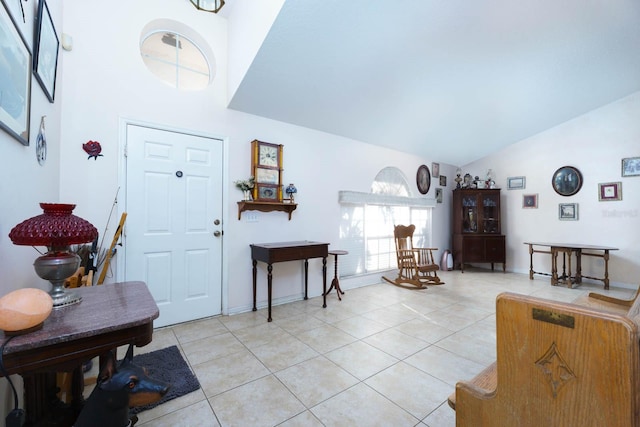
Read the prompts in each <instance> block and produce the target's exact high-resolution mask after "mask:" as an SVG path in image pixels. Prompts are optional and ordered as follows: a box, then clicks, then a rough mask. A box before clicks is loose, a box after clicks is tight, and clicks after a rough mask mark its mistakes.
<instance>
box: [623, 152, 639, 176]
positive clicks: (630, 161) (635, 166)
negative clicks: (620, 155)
mask: <svg viewBox="0 0 640 427" xmlns="http://www.w3.org/2000/svg"><path fill="white" fill-rule="evenodd" d="M622 176H640V157H629V158H626V159H622Z"/></svg>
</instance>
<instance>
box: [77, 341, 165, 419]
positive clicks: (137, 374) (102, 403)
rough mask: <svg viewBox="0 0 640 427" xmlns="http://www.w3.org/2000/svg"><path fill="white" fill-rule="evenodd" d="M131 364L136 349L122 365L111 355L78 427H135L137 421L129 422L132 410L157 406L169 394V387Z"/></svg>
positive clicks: (128, 354)
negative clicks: (137, 407)
mask: <svg viewBox="0 0 640 427" xmlns="http://www.w3.org/2000/svg"><path fill="white" fill-rule="evenodd" d="M132 360H133V345H130V346H129V348H128V349H127V355H126V356H125V358H124V360H122V362H120V364H119V365H117V361H116V356H115V354H114V353H113V352H111V351H110V352H108V355H107V356H106V361H105V362H104V363H103V366H102V367H101V369H100V375H99V376H98V382H97V384H96V387H95V388H94V389H93V391H92V392H91V395H90V396H89V398H88V399H87V401H86V402H85V404H84V407H83V408H82V411H80V414H79V415H78V419H77V420H76V422H75V425H74V426H75V427H126V426H132V425H133V424H134V423H135V421H137V417H135V420H134V421H132V420H131V419H130V417H129V408H132V407H134V406H142V405H148V404H150V403H154V402H157V401H158V400H160V399H161V398H162V396H164V395H165V394H167V391H169V386H168V385H167V384H164V383H161V382H159V381H156V380H154V379H152V378H150V377H149V376H148V375H147V372H146V370H145V369H144V368H141V367H140V366H137V365H135V364H134V363H133V362H132ZM116 365H117V366H116Z"/></svg>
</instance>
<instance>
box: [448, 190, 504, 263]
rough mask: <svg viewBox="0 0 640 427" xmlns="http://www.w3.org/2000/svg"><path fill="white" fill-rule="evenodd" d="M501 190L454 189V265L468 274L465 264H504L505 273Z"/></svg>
mask: <svg viewBox="0 0 640 427" xmlns="http://www.w3.org/2000/svg"><path fill="white" fill-rule="evenodd" d="M500 223H501V217H500V190H499V189H465V188H463V189H460V188H458V189H455V190H453V262H454V267H455V268H460V270H461V271H462V272H464V266H465V264H469V263H491V269H492V270H493V269H494V264H495V263H502V271H505V269H506V267H505V262H506V259H505V258H506V248H505V238H504V235H503V234H501V230H500V228H501V227H500Z"/></svg>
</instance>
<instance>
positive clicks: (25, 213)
mask: <svg viewBox="0 0 640 427" xmlns="http://www.w3.org/2000/svg"><path fill="white" fill-rule="evenodd" d="M6 3H8V4H9V7H10V10H11V13H12V15H13V16H14V18H15V20H16V22H17V27H18V29H19V31H20V32H21V33H22V34H23V36H24V38H25V40H26V43H27V45H28V47H29V49H30V50H31V52H33V39H34V25H33V23H34V20H35V17H36V13H37V9H38V2H37V1H31V2H22V5H23V6H24V11H25V21H26V22H23V21H22V14H21V12H20V2H6ZM48 4H49V10H50V12H51V16H52V19H53V21H54V22H55V23H56V24H57V23H60V22H61V19H62V5H61V4H59V2H48ZM0 8H2V5H0ZM59 65H60V64H59ZM58 72H60V67H59V68H58ZM61 92H62V89H61V87H60V80H58V86H57V89H56V102H55V103H54V104H51V103H49V100H48V99H47V98H46V96H45V94H44V92H43V91H42V89H41V88H40V86H39V84H38V82H37V80H36V79H35V78H33V79H32V82H31V124H30V138H29V140H30V145H29V146H23V145H21V144H20V143H19V142H18V141H17V140H15V139H13V138H12V137H11V136H9V134H7V133H6V132H4V131H1V130H0V197H1V199H2V208H0V272H1V273H2V280H0V296H2V295H5V294H6V293H8V292H11V291H13V290H16V289H20V288H27V287H38V288H41V289H46V290H49V288H50V287H51V285H50V284H49V282H45V281H44V280H42V279H40V278H39V277H38V276H37V275H36V273H35V271H34V270H33V261H34V260H35V259H36V258H37V257H38V256H39V254H38V252H37V251H36V250H34V249H33V248H32V247H30V246H15V245H14V244H13V243H11V240H10V239H9V236H8V235H9V232H10V231H11V229H12V228H13V227H14V226H15V225H16V224H18V223H20V222H21V221H23V220H25V219H27V218H30V217H32V216H36V215H39V214H41V213H42V209H40V206H39V203H40V202H58V201H59V181H60V179H59V167H60V164H59V163H60V117H61V104H60V102H59V101H58V100H59V96H60V93H61ZM42 116H46V119H45V126H46V136H47V145H48V156H47V160H46V162H45V164H44V165H43V166H40V165H39V164H38V161H37V159H36V145H35V141H36V137H37V135H38V129H39V127H40V118H41V117H42ZM12 378H13V381H14V383H15V384H16V385H17V386H18V388H19V390H18V393H19V394H20V395H21V394H22V391H21V386H22V381H21V380H20V378H19V377H18V376H16V375H14V376H13V377H12ZM0 396H1V397H0V419H4V418H5V414H6V413H7V412H8V411H9V410H10V409H12V408H13V395H12V393H11V391H10V388H9V385H8V382H7V381H5V380H4V379H3V380H1V381H0Z"/></svg>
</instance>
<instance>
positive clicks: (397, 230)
mask: <svg viewBox="0 0 640 427" xmlns="http://www.w3.org/2000/svg"><path fill="white" fill-rule="evenodd" d="M415 229H416V226H415V225H413V224H412V225H409V226H405V225H396V226H395V227H394V229H393V237H394V240H395V243H396V257H397V260H398V277H396V278H395V279H393V280H391V279H388V278H387V277H384V276H382V278H383V279H384V280H386V281H387V282H389V283H391V284H392V285H396V286H402V287H408V286H404V284H405V283H406V284H409V285H413V286H415V287H417V288H423V287H425V285H427V284H432V285H442V284H444V282H442V281H441V280H440V278H439V277H438V275H437V274H436V271H438V270H439V267H438V264H436V262H435V261H434V259H433V251H436V250H438V248H414V247H413V232H414V231H415Z"/></svg>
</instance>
